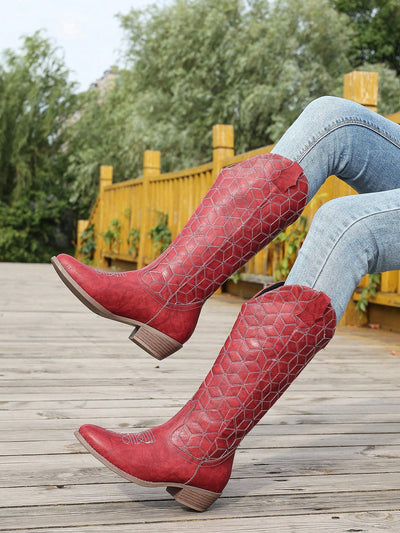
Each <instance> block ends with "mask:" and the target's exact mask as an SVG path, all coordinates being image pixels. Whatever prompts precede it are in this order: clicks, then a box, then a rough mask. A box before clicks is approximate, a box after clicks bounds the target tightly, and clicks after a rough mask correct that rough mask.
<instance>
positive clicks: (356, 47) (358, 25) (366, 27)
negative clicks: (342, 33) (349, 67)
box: [331, 0, 400, 75]
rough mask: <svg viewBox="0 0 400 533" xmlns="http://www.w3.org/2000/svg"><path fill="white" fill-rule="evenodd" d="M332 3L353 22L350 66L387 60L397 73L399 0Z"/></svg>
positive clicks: (336, 0) (334, 0)
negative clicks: (353, 33) (353, 32)
mask: <svg viewBox="0 0 400 533" xmlns="http://www.w3.org/2000/svg"><path fill="white" fill-rule="evenodd" d="M331 4H332V5H333V6H334V7H335V8H336V9H337V10H338V11H339V12H340V13H345V14H346V15H348V17H350V20H351V21H352V25H353V28H354V30H355V37H354V40H353V43H352V63H353V65H354V66H355V67H359V66H361V65H363V64H364V63H386V64H387V65H388V66H389V67H390V68H392V69H394V70H395V71H396V72H397V74H398V75H399V74H400V3H399V0H331Z"/></svg>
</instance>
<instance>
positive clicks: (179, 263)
mask: <svg viewBox="0 0 400 533" xmlns="http://www.w3.org/2000/svg"><path fill="white" fill-rule="evenodd" d="M307 191H308V183H307V179H306V177H305V176H304V174H303V171H302V169H301V167H300V166H299V165H298V164H297V163H296V162H293V161H290V160H289V159H285V158H283V157H281V156H279V155H277V154H263V155H260V156H255V157H253V158H250V159H248V160H246V161H243V162H241V163H238V164H236V165H233V166H231V167H227V168H225V169H223V170H222V171H221V173H220V174H219V176H218V177H217V179H216V181H215V183H214V185H213V186H212V187H211V189H210V190H209V191H208V193H207V194H206V196H205V197H204V199H203V201H202V202H201V204H200V205H199V206H198V208H197V209H196V211H195V212H194V214H193V215H192V217H191V218H190V219H189V221H188V222H187V224H186V225H185V227H184V228H183V230H182V231H181V232H180V234H179V235H178V236H177V237H176V239H175V240H174V241H173V243H172V244H171V245H170V246H169V247H168V249H167V250H166V251H165V252H164V253H163V254H162V255H161V256H160V257H158V258H157V259H156V260H155V261H153V262H152V263H151V264H150V265H148V266H146V267H144V268H142V269H140V270H136V271H132V272H117V273H114V272H111V273H110V272H102V271H99V270H96V269H93V268H90V267H88V266H86V265H84V264H82V263H80V262H79V261H77V260H76V259H74V258H72V257H70V256H68V255H64V254H61V255H59V256H58V257H57V258H53V259H52V263H53V265H54V267H55V268H56V270H57V272H58V274H59V275H60V277H61V279H62V280H63V281H64V282H65V283H66V285H67V286H68V287H69V288H70V289H71V290H72V292H73V293H74V294H75V295H76V296H77V297H78V298H79V299H80V300H81V301H82V302H83V303H84V304H86V305H87V306H88V307H89V308H90V309H91V310H92V311H94V312H95V313H97V314H99V315H102V316H104V317H106V318H111V319H114V320H118V321H120V322H125V323H127V324H130V325H133V326H134V330H133V332H132V334H131V336H130V338H131V340H133V342H135V343H136V344H138V345H139V346H141V347H142V348H144V349H145V350H146V351H147V352H149V353H150V354H151V355H153V356H154V357H156V358H157V359H163V358H164V357H167V356H168V355H170V354H171V353H173V352H175V351H176V350H178V349H179V348H181V346H182V344H183V343H184V342H186V341H187V339H188V338H189V337H190V336H191V334H192V333H193V330H194V328H195V326H196V323H197V319H198V317H199V314H200V310H201V307H202V305H203V303H204V302H205V300H206V299H207V298H208V297H209V296H210V295H211V294H212V293H213V292H214V291H215V290H216V289H217V288H218V287H219V286H220V285H221V284H222V283H223V282H224V281H226V279H227V278H228V277H229V276H231V275H232V274H233V273H234V272H235V271H236V270H237V269H238V268H240V267H241V266H243V265H244V264H245V263H246V262H247V261H248V260H249V259H250V258H251V257H252V256H253V255H254V254H255V253H257V252H258V251H259V250H261V249H262V248H263V247H264V246H265V245H266V244H267V243H269V242H270V241H271V240H272V239H273V238H274V237H275V236H276V235H277V234H278V233H279V232H280V231H282V230H283V229H284V228H286V227H287V226H288V225H289V224H291V223H292V222H294V221H295V220H296V219H297V217H298V216H299V215H300V213H301V212H302V210H303V208H304V206H305V204H306V202H307Z"/></svg>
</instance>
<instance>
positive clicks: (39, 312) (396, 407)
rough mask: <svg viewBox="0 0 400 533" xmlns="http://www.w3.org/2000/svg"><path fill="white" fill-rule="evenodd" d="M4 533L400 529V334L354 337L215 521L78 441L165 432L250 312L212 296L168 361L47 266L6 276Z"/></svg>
mask: <svg viewBox="0 0 400 533" xmlns="http://www.w3.org/2000/svg"><path fill="white" fill-rule="evenodd" d="M0 282H1V300H0V302H1V305H0V317H1V322H0V354H1V357H0V379H1V381H0V383H1V390H0V394H1V396H0V429H1V431H0V465H1V466H0V531H7V532H11V531H19V532H27V531H31V532H32V531H38V532H39V531H40V532H42V531H44V532H46V533H48V532H63V533H70V532H74V533H78V532H82V533H83V532H102V533H103V532H104V533H107V532H136V531H152V532H163V531H188V532H196V531H202V532H207V533H208V532H223V531H229V532H236V531H240V532H248V531H249V532H250V531H251V532H274V533H275V532H280V533H289V532H290V533H293V532H294V533H297V532H301V533H303V532H305V531H307V532H311V531H312V532H328V533H330V532H355V531H360V532H361V531H362V532H378V531H392V532H396V533H398V532H399V531H400V356H399V354H400V335H396V334H391V333H387V332H386V333H385V332H382V331H376V330H367V329H366V330H364V329H363V330H357V329H341V330H339V331H338V333H337V335H336V337H335V338H334V340H333V341H332V342H331V344H330V345H329V346H328V348H327V349H326V350H325V351H323V352H321V353H320V354H319V355H318V356H317V357H316V359H315V360H314V361H313V362H312V363H311V364H310V365H309V366H308V367H307V368H306V370H305V371H304V372H303V374H302V375H301V376H300V377H299V378H298V380H297V381H296V383H294V385H293V386H292V387H291V389H289V390H288V391H287V392H286V394H285V395H284V397H283V398H282V399H281V400H280V401H279V402H278V403H277V404H276V405H275V406H274V407H273V409H272V410H271V411H270V413H268V414H267V415H266V416H265V417H264V419H263V420H262V422H261V423H260V424H259V425H258V426H257V427H256V428H255V429H254V430H253V432H252V433H251V434H250V435H249V436H248V437H247V438H246V439H245V440H244V442H243V444H242V446H241V447H240V449H239V451H238V452H237V454H236V460H235V465H234V470H233V476H232V479H231V481H230V483H229V484H228V486H227V487H226V489H225V491H224V493H223V496H222V497H221V498H220V499H219V500H218V501H217V502H216V503H215V504H214V506H213V507H211V508H210V509H209V510H208V511H207V512H205V513H196V512H194V511H189V510H187V509H185V508H183V507H181V506H180V505H179V504H177V503H176V502H175V500H173V499H172V498H171V497H170V496H169V494H167V492H166V491H165V490H164V489H146V488H143V487H140V486H137V485H134V484H132V483H129V482H127V481H125V480H123V479H122V478H120V477H118V476H117V475H115V474H113V473H112V472H111V471H109V470H108V469H107V468H105V467H104V466H102V465H101V464H100V463H99V462H98V461H96V460H95V459H94V458H93V457H91V456H90V455H89V454H87V453H85V452H84V450H83V448H82V446H81V445H80V444H79V443H78V442H77V441H76V440H75V438H74V436H73V431H74V430H75V429H76V428H77V427H79V425H81V424H82V423H86V422H91V423H96V424H99V425H103V426H106V427H108V428H110V429H115V430H119V431H127V430H128V428H131V427H133V428H147V427H150V426H153V425H155V424H159V423H161V422H163V421H165V420H166V419H167V418H168V417H170V416H171V415H173V414H174V413H175V412H176V411H177V409H178V408H179V407H180V406H181V405H182V404H183V403H184V402H185V400H187V399H188V398H189V397H190V396H191V395H192V393H193V392H194V391H195V390H196V388H197V386H198V384H199V383H200V382H201V381H202V379H203V376H204V375H205V374H206V372H207V371H208V369H209V367H210V365H211V364H212V361H213V359H214V358H215V357H216V355H217V353H218V351H219V348H220V346H221V345H222V343H223V341H224V339H225V337H226V335H227V334H228V332H229V330H230V328H231V326H232V324H233V322H234V319H235V317H236V315H237V313H238V311H239V308H240V301H238V300H236V299H233V298H232V297H228V296H224V295H223V296H217V297H214V298H212V299H211V300H210V301H209V302H208V303H207V305H206V308H205V310H204V311H203V314H202V316H201V319H200V323H199V326H198V329H197V330H196V332H195V334H194V336H193V337H192V339H191V340H190V341H189V342H188V343H187V345H186V346H185V347H184V348H183V349H182V350H181V351H180V352H178V353H177V354H175V355H173V356H172V357H170V358H169V359H166V360H165V361H164V362H161V363H159V362H157V361H156V360H155V359H153V358H151V357H150V356H148V355H147V354H145V353H143V352H141V351H140V349H139V348H137V347H136V346H135V345H134V344H132V343H130V342H129V340H128V339H127V336H128V334H129V329H128V328H127V327H126V326H124V325H122V324H118V323H113V322H110V321H107V320H105V319H102V318H100V317H97V316H95V315H93V314H92V313H90V312H89V311H88V310H87V309H86V308H85V307H84V306H83V305H82V304H81V303H80V302H78V300H76V299H75V298H74V297H73V296H72V295H71V294H70V293H69V292H68V290H67V289H66V288H65V287H64V286H63V285H62V283H61V282H60V281H59V280H58V278H57V276H56V274H55V273H54V272H53V270H52V268H51V267H50V266H48V265H20V264H15V265H11V264H4V263H3V264H0Z"/></svg>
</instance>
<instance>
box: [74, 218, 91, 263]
mask: <svg viewBox="0 0 400 533" xmlns="http://www.w3.org/2000/svg"><path fill="white" fill-rule="evenodd" d="M88 224H89V220H83V219H80V220H78V225H77V228H76V233H77V234H76V248H75V250H76V252H75V257H76V258H77V259H80V258H81V257H82V254H81V253H80V249H81V246H82V241H81V236H82V233H83V232H84V231H85V229H86V228H87V227H88Z"/></svg>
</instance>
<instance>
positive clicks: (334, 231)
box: [286, 166, 400, 320]
mask: <svg viewBox="0 0 400 533" xmlns="http://www.w3.org/2000/svg"><path fill="white" fill-rule="evenodd" d="M397 173H398V175H399V176H400V166H399V168H398V170H397ZM399 227H400V188H399V189H394V190H391V191H383V192H378V193H370V194H363V195H354V196H345V197H342V198H337V199H335V200H332V201H330V202H327V203H326V204H324V205H323V206H322V207H321V208H320V209H319V210H318V211H317V213H316V215H315V217H314V219H313V222H312V224H311V228H310V231H309V233H308V235H307V237H306V239H305V241H304V244H303V246H302V247H301V249H300V251H299V254H298V257H297V259H296V262H295V264H294V265H293V268H292V270H291V272H290V274H289V276H288V279H287V281H286V283H287V284H289V285H293V284H296V285H297V284H298V285H305V286H307V287H311V288H313V289H315V290H317V291H323V292H324V293H325V294H327V295H328V296H329V298H330V299H331V302H332V305H333V307H334V309H335V311H336V315H337V319H338V320H340V318H341V317H342V315H343V313H344V311H345V309H346V306H347V304H348V302H349V300H350V298H351V295H352V293H353V291H354V289H355V288H356V287H357V285H358V284H359V282H360V280H361V278H362V276H364V275H365V274H373V273H375V272H385V271H387V270H397V269H400V234H399V231H398V228H399Z"/></svg>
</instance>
